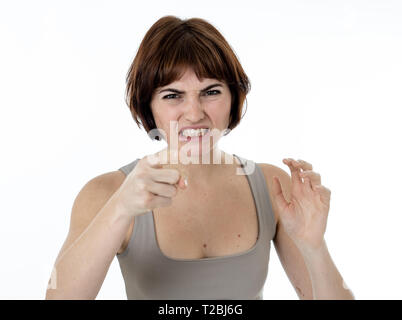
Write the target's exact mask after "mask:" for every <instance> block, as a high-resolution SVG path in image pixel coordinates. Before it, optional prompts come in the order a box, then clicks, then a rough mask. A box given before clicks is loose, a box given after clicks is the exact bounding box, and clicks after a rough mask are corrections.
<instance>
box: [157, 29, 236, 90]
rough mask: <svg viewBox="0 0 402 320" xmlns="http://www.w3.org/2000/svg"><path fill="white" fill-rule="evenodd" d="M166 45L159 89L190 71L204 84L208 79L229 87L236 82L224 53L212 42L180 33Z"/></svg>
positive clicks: (161, 62)
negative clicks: (221, 82)
mask: <svg viewBox="0 0 402 320" xmlns="http://www.w3.org/2000/svg"><path fill="white" fill-rule="evenodd" d="M162 43H163V46H162V47H161V48H160V51H159V52H160V57H159V59H157V60H158V61H159V66H158V70H157V72H156V73H155V78H154V84H153V85H154V87H155V88H157V87H163V86H165V85H167V84H169V83H172V82H174V81H177V80H179V79H180V78H181V77H182V76H183V74H184V73H185V72H186V70H187V69H188V68H191V69H192V70H193V71H194V73H195V74H196V76H197V78H198V80H200V81H202V80H203V79H205V78H211V79H217V80H219V81H224V82H226V83H228V84H229V83H230V82H232V81H233V79H232V77H231V76H230V72H229V70H228V69H227V67H226V66H227V65H228V62H227V61H224V59H223V58H222V56H223V53H222V52H219V48H216V47H215V46H214V44H213V43H212V42H211V41H209V40H208V39H205V38H204V39H203V38H201V37H199V36H197V35H194V34H192V33H188V32H187V33H180V32H177V34H173V35H170V37H169V38H168V39H167V41H166V42H162ZM228 80H229V81H228Z"/></svg>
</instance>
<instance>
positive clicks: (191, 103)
mask: <svg viewBox="0 0 402 320" xmlns="http://www.w3.org/2000/svg"><path fill="white" fill-rule="evenodd" d="M185 116H186V118H187V120H189V121H192V122H197V121H199V120H202V119H203V118H204V108H203V106H202V104H201V102H200V99H199V98H192V99H189V100H188V102H187V104H186V108H185Z"/></svg>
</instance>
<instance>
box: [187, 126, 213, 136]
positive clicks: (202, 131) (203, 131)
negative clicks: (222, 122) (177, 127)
mask: <svg viewBox="0 0 402 320" xmlns="http://www.w3.org/2000/svg"><path fill="white" fill-rule="evenodd" d="M208 131H209V129H208V128H201V129H184V130H183V131H182V133H181V134H182V135H183V136H185V137H199V136H203V135H205V134H206V133H207V132H208Z"/></svg>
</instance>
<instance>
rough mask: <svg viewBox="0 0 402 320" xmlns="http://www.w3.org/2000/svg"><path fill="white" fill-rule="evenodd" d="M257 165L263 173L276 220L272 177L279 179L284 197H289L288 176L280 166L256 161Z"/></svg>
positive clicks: (276, 212) (289, 183) (277, 217)
mask: <svg viewBox="0 0 402 320" xmlns="http://www.w3.org/2000/svg"><path fill="white" fill-rule="evenodd" d="M257 165H258V166H259V167H260V168H261V171H262V172H263V173H264V177H265V182H266V185H267V188H268V193H269V197H270V200H271V204H272V208H273V210H274V214H275V219H276V221H278V219H279V216H278V210H277V208H276V204H275V201H274V197H275V195H274V191H273V190H274V188H273V183H274V177H277V178H278V179H279V181H280V184H281V188H282V191H283V193H284V197H285V198H286V199H289V194H290V186H291V182H290V181H291V180H290V176H289V174H288V173H287V172H286V171H285V170H283V169H282V168H280V167H278V166H275V165H273V164H269V163H257Z"/></svg>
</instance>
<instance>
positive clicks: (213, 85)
mask: <svg viewBox="0 0 402 320" xmlns="http://www.w3.org/2000/svg"><path fill="white" fill-rule="evenodd" d="M213 87H223V86H222V85H221V84H220V83H214V84H211V85H209V86H208V87H206V88H204V89H202V90H201V92H205V91H207V90H209V89H211V88H213ZM165 91H172V92H175V93H185V91H180V90H177V89H174V88H166V89H163V90H161V91H159V93H162V92H165Z"/></svg>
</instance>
